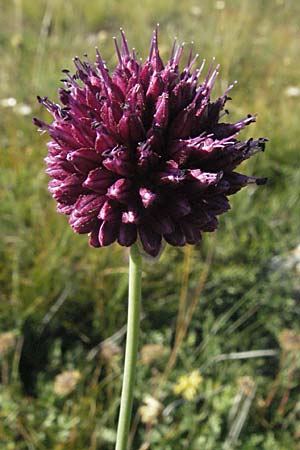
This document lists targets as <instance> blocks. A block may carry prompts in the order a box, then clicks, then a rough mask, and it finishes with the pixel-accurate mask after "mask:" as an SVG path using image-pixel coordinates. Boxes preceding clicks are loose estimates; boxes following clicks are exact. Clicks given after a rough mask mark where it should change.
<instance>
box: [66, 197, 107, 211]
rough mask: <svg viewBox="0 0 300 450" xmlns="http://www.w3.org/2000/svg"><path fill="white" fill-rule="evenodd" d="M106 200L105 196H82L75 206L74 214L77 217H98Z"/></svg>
mask: <svg viewBox="0 0 300 450" xmlns="http://www.w3.org/2000/svg"><path fill="white" fill-rule="evenodd" d="M105 200H106V197H105V195H100V196H99V195H98V194H89V195H82V196H80V197H79V198H78V200H77V202H76V203H75V205H74V208H75V211H74V214H75V215H77V216H97V215H98V214H99V211H100V208H101V207H102V205H103V203H104V202H105Z"/></svg>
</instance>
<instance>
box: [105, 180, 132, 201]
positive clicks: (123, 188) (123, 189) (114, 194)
mask: <svg viewBox="0 0 300 450" xmlns="http://www.w3.org/2000/svg"><path fill="white" fill-rule="evenodd" d="M132 188H133V184H132V181H130V180H129V179H128V178H120V179H119V180H117V181H116V182H115V183H114V184H113V185H111V186H110V187H109V188H108V190H107V194H106V195H107V197H109V198H111V199H115V200H118V202H120V203H127V202H128V201H130V199H132V197H133V192H132Z"/></svg>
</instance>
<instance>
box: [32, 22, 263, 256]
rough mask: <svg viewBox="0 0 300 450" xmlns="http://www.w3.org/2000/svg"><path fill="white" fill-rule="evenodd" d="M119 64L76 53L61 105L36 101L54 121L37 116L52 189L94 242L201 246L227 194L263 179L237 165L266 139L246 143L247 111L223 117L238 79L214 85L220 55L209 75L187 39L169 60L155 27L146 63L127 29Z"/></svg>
mask: <svg viewBox="0 0 300 450" xmlns="http://www.w3.org/2000/svg"><path fill="white" fill-rule="evenodd" d="M115 43H116V52H117V57H118V64H117V67H116V68H115V70H114V71H113V73H112V74H110V73H109V71H108V69H107V67H106V65H105V63H104V61H103V59H102V58H101V56H100V54H99V53H98V51H97V57H96V62H95V63H94V64H93V63H91V62H90V61H89V59H88V58H87V56H85V57H84V60H80V59H79V58H78V57H76V58H75V59H74V64H75V67H76V72H75V74H74V75H71V74H70V73H69V71H68V70H64V71H63V72H64V73H65V79H64V80H63V82H64V84H65V87H64V88H60V89H59V99H60V103H61V104H57V103H52V102H51V101H50V100H48V98H47V97H43V98H40V97H39V98H38V99H39V101H40V102H41V103H42V104H43V105H44V106H45V107H46V108H47V109H48V110H49V111H50V113H51V114H52V115H53V117H54V120H53V122H52V124H50V125H48V124H46V123H45V122H43V121H41V120H39V119H34V123H35V124H36V125H37V126H38V127H39V128H40V129H41V130H42V131H47V132H48V133H49V135H50V136H51V141H50V142H49V143H48V156H47V157H46V164H47V173H48V175H50V177H51V181H50V183H49V190H50V192H51V194H52V196H53V197H54V199H55V200H56V201H57V203H58V205H57V209H58V211H59V212H60V213H63V214H66V215H68V216H69V223H70V225H71V227H72V228H73V230H74V231H75V232H76V233H88V234H89V236H90V245H91V246H93V247H102V246H106V245H109V244H112V243H113V242H114V241H118V243H119V244H121V245H123V246H131V245H132V244H133V243H134V242H135V241H137V239H140V241H141V243H142V246H143V248H144V250H145V252H146V253H147V254H149V255H151V256H156V255H157V254H158V253H159V251H160V249H161V246H162V241H163V240H165V241H166V242H168V243H169V244H171V245H174V246H183V245H185V244H195V243H197V242H198V241H199V240H200V239H201V235H202V233H203V232H206V231H214V230H215V229H216V228H217V226H218V220H217V216H218V215H220V214H222V213H224V212H225V211H227V210H228V209H229V208H230V206H229V202H228V198H227V197H228V196H229V195H231V194H234V193H235V192H237V191H238V190H240V189H241V188H242V187H244V186H246V185H248V184H253V183H254V184H263V183H265V181H266V180H265V179H263V178H255V177H250V176H246V175H241V174H239V173H237V172H236V171H235V169H236V167H237V166H238V165H239V164H240V163H241V162H242V161H244V160H246V159H248V158H249V157H250V156H252V155H254V154H255V153H257V152H258V151H261V150H264V146H265V141H266V139H262V138H261V139H258V140H253V139H248V140H247V141H239V140H238V139H237V135H238V133H239V131H240V130H242V129H243V128H244V127H245V126H246V125H248V124H250V123H251V122H254V121H255V117H254V116H252V115H248V116H247V117H246V118H244V119H242V120H240V121H238V122H236V123H225V122H223V121H222V117H223V116H224V115H226V113H227V110H226V109H224V107H225V103H226V101H227V100H229V97H228V93H229V91H230V90H231V89H232V87H233V85H231V86H229V87H228V89H227V90H226V91H225V93H224V94H223V95H222V96H221V97H220V98H218V99H217V100H215V101H211V92H212V89H213V86H214V84H215V81H216V79H217V77H218V74H219V65H217V66H215V63H214V61H213V62H212V64H211V65H210V67H209V68H208V70H207V71H206V74H205V75H204V76H203V77H202V78H201V76H202V72H203V69H204V61H203V62H202V64H201V66H200V67H199V68H194V67H195V63H196V59H197V56H198V55H195V56H193V53H192V50H191V51H190V54H189V56H188V58H187V63H186V65H185V67H184V68H183V69H182V70H180V69H179V63H180V60H181V56H182V53H183V45H181V46H180V45H179V46H177V44H176V42H175V43H174V45H173V48H172V51H171V54H170V58H169V61H168V62H167V63H166V64H164V63H163V61H162V59H161V57H160V55H159V50H158V44H157V31H155V32H154V33H153V36H152V40H151V45H150V51H149V55H148V57H147V59H146V61H145V62H144V63H142V62H141V61H140V60H139V59H138V58H137V56H136V52H135V50H133V51H132V52H131V51H130V50H129V47H128V43H127V40H126V38H125V36H124V33H123V31H122V30H121V48H119V46H118V43H117V41H116V40H115ZM200 79H201V80H202V81H199V80H200Z"/></svg>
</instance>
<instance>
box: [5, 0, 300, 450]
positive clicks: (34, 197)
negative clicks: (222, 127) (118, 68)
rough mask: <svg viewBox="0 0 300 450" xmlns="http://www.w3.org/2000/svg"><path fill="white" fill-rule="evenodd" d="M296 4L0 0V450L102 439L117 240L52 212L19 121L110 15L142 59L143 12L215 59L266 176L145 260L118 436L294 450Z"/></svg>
mask: <svg viewBox="0 0 300 450" xmlns="http://www.w3.org/2000/svg"><path fill="white" fill-rule="evenodd" d="M299 16H300V3H298V2H296V1H294V0H286V1H285V0H277V1H275V0H273V1H272V0H244V1H242V2H240V1H237V0H226V1H209V0H202V1H198V2H197V1H196V0H185V1H184V2H183V1H182V2H178V1H175V0H160V1H157V2H155V1H153V0H151V1H150V0H144V1H142V2H136V1H133V0H126V1H125V0H119V1H117V0H98V1H89V2H86V1H85V0H73V1H71V0H70V1H66V0H51V1H50V0H35V1H32V0H14V1H6V0H0V51H1V55H0V56H1V70H0V114H1V116H0V117H1V120H0V148H1V153H0V158H1V172H0V183H1V191H0V214H1V222H0V233H1V241H0V257H1V267H0V329H1V334H0V367H1V384H0V417H1V421H0V448H1V450H2V449H3V450H25V449H26V450H27V449H28V450H46V449H47V450H48V449H53V450H61V449H72V450H83V449H89V450H98V449H103V450H111V449H113V447H114V445H113V443H114V439H115V430H116V420H117V411H118V406H119V395H120V387H121V374H122V366H123V344H124V324H125V321H126V307H127V306H126V293H127V255H126V252H125V251H124V249H122V248H119V247H117V246H114V247H113V248H109V249H101V250H99V251H98V250H95V249H90V248H89V247H88V245H87V239H86V237H84V236H78V235H75V234H73V232H72V231H71V229H70V228H69V226H68V225H67V220H66V218H65V217H63V216H59V215H57V213H56V212H55V204H54V202H53V201H52V200H51V198H50V195H49V193H48V192H47V189H46V185H47V176H46V175H45V174H44V163H43V158H44V156H45V154H46V148H45V142H46V140H47V139H46V137H41V136H40V135H39V134H38V133H37V132H36V130H35V129H34V127H33V126H32V124H31V118H32V116H33V115H36V116H39V117H44V118H45V119H46V120H49V117H48V116H47V113H45V112H44V111H42V110H41V108H40V106H39V105H38V104H37V102H36V95H37V94H39V95H48V96H49V97H50V98H52V99H55V98H56V91H57V87H58V85H59V82H58V80H59V78H61V74H60V70H61V69H62V68H65V67H68V68H70V69H71V68H72V60H71V58H72V57H73V56H75V55H76V54H78V55H82V54H83V53H84V52H87V53H89V55H90V57H91V58H93V54H94V47H95V46H98V47H99V48H100V50H101V53H102V54H103V55H104V57H105V59H106V61H107V64H108V66H109V67H110V68H113V67H114V64H115V63H116V57H115V54H114V51H113V42H112V39H111V37H112V36H113V35H115V34H117V33H118V29H119V27H120V26H122V27H123V28H124V29H125V30H126V34H127V37H128V39H129V42H130V44H131V45H132V46H135V47H136V48H137V49H138V51H139V54H140V55H141V56H142V57H143V58H145V56H146V54H147V50H148V45H149V40H150V35H151V31H152V28H153V26H154V25H155V24H156V22H159V23H160V30H161V31H160V47H161V53H162V55H163V56H164V57H165V58H167V55H168V52H169V49H170V47H171V45H172V41H173V38H174V36H175V35H177V36H178V38H179V40H180V41H186V42H190V41H191V40H193V41H194V42H195V48H196V49H197V51H199V53H200V56H201V57H202V56H203V57H206V58H207V59H208V60H209V59H210V58H211V57H213V56H215V57H216V60H217V61H219V62H220V63H221V74H220V79H219V80H218V83H217V89H216V92H215V95H217V94H218V93H221V92H222V91H224V89H225V88H226V87H227V85H228V84H229V83H230V82H232V81H233V80H235V79H237V80H238V81H239V83H238V85H237V86H236V88H235V89H234V91H233V92H232V97H233V102H231V104H230V107H231V114H232V116H233V117H234V118H240V117H243V116H244V115H245V114H246V113H248V112H251V113H255V112H258V113H259V115H258V120H257V124H255V125H253V126H252V127H250V129H249V130H247V133H249V136H250V135H253V136H257V137H259V136H267V137H269V138H270V142H269V143H268V145H267V152H266V153H265V154H263V155H259V156H258V157H256V158H253V160H251V161H250V162H249V163H247V164H245V165H244V171H245V173H248V174H255V175H258V176H268V177H269V182H268V184H267V185H266V186H265V187H262V188H249V189H247V190H244V191H243V192H241V193H239V194H238V195H236V196H235V198H234V199H232V206H233V207H232V211H231V212H229V213H227V214H226V215H225V216H224V217H223V218H222V219H221V226H220V229H219V231H218V232H217V233H215V234H213V235H207V236H205V238H204V239H203V242H202V243H201V245H199V246H197V247H196V248H188V247H186V248H185V249H174V248H169V247H168V248H166V251H165V253H164V254H163V257H162V258H161V260H160V261H159V262H158V263H157V264H155V265H153V266H149V265H148V266H146V267H145V272H144V293H143V320H142V332H141V352H140V360H139V366H138V380H137V391H136V398H135V404H134V412H135V420H134V424H133V428H132V433H131V437H132V441H133V444H132V448H134V449H141V450H147V449H148V448H151V449H153V450H179V449H183V448H188V449H190V450H198V449H200V448H201V449H204V450H218V449H222V450H226V449H233V448H239V449H242V450H248V449H249V450H252V449H263V450H285V449H289V450H291V449H300V445H299V437H300V425H299V424H300V401H299V398H300V397H299V394H300V385H299V375H300V356H299V354H300V353H299V352H300V330H299V319H300V308H299V297H300V282H299V272H300V250H299V247H297V246H298V245H299V243H300V242H299V195H300V169H299V143H298V134H299V114H300V103H299V98H300V84H299V70H300V47H299V32H300V29H299ZM179 304H180V305H181V307H180V308H179ZM178 311H180V312H179V313H178ZM150 344H151V345H150ZM147 395H148V397H145V396H147ZM149 396H151V398H150V399H149ZM141 406H142V408H141Z"/></svg>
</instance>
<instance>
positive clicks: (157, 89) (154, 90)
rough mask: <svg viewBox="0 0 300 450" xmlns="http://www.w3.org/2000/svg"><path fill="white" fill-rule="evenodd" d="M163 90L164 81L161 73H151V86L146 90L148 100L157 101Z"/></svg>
mask: <svg viewBox="0 0 300 450" xmlns="http://www.w3.org/2000/svg"><path fill="white" fill-rule="evenodd" d="M163 90H164V82H163V80H162V78H161V75H160V74H159V73H157V72H154V73H153V75H151V78H150V83H149V87H148V89H147V92H146V100H147V102H149V103H155V102H156V100H157V98H158V97H159V96H160V94H161V93H162V92H163Z"/></svg>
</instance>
